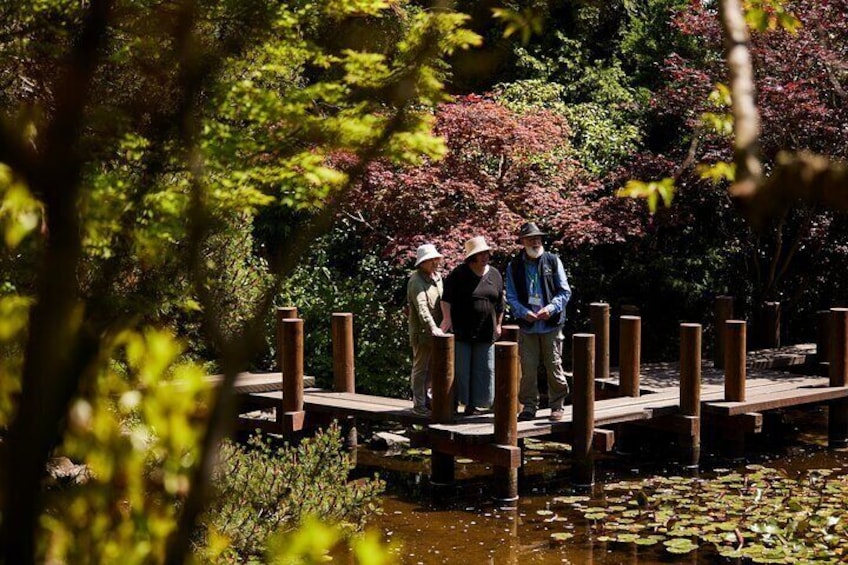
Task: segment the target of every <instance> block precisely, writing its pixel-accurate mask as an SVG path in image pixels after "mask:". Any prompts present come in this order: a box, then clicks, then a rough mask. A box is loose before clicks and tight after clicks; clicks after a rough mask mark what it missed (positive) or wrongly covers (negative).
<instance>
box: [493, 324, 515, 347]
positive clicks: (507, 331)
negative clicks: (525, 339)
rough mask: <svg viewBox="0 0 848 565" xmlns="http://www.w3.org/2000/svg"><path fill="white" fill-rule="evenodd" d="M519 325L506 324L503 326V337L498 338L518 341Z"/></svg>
mask: <svg viewBox="0 0 848 565" xmlns="http://www.w3.org/2000/svg"><path fill="white" fill-rule="evenodd" d="M519 331H520V330H519V328H518V326H516V325H514V324H508V325H506V326H501V337H500V338H498V341H514V342H515V343H518V332H519Z"/></svg>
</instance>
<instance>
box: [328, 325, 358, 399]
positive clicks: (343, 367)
mask: <svg viewBox="0 0 848 565" xmlns="http://www.w3.org/2000/svg"><path fill="white" fill-rule="evenodd" d="M332 334H333V390H334V391H335V392H350V393H353V392H356V373H355V369H354V353H353V314H348V313H334V314H333V320H332Z"/></svg>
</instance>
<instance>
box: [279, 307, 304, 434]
mask: <svg viewBox="0 0 848 565" xmlns="http://www.w3.org/2000/svg"><path fill="white" fill-rule="evenodd" d="M282 333H283V344H284V346H283V402H282V409H283V413H282V415H281V416H282V418H278V420H280V421H281V423H282V426H283V430H284V431H287V432H294V431H299V430H301V429H302V428H303V416H304V412H303V320H301V319H300V318H292V319H284V320H283V332H282Z"/></svg>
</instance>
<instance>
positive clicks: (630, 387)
mask: <svg viewBox="0 0 848 565" xmlns="http://www.w3.org/2000/svg"><path fill="white" fill-rule="evenodd" d="M619 324H620V327H621V331H620V333H619V335H620V336H621V338H620V340H619V355H618V365H619V367H618V371H619V372H618V395H619V396H633V397H636V396H639V367H640V364H641V354H642V318H640V317H639V316H622V317H621V318H620V321H619Z"/></svg>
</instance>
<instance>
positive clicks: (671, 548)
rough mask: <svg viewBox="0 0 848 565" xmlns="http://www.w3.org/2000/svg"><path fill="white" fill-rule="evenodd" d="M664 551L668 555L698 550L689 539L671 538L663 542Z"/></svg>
mask: <svg viewBox="0 0 848 565" xmlns="http://www.w3.org/2000/svg"><path fill="white" fill-rule="evenodd" d="M663 545H665V550H666V551H668V552H669V553H675V554H684V553H690V552H692V551H694V550H696V549H698V545H697V544H695V543H693V542H692V540H690V539H689V538H672V539H669V540H665V541H664V542H663Z"/></svg>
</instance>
